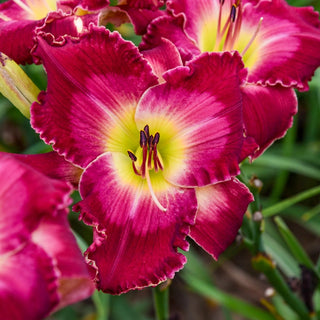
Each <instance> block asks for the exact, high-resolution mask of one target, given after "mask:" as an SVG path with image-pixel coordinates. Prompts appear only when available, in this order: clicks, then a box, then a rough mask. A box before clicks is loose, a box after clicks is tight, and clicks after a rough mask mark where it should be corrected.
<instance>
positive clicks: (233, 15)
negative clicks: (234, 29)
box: [230, 4, 237, 22]
mask: <svg viewBox="0 0 320 320" xmlns="http://www.w3.org/2000/svg"><path fill="white" fill-rule="evenodd" d="M236 16H237V5H236V4H233V5H232V7H231V12H230V19H231V21H232V22H235V21H236Z"/></svg>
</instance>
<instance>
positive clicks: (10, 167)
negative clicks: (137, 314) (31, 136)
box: [0, 153, 94, 320]
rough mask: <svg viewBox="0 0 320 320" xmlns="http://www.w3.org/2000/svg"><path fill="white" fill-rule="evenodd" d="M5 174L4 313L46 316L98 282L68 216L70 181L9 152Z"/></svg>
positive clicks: (1, 194)
mask: <svg viewBox="0 0 320 320" xmlns="http://www.w3.org/2000/svg"><path fill="white" fill-rule="evenodd" d="M0 174H1V182H0V230H1V232H0V266H1V268H0V312H1V318H2V319H10V320H20V319H21V320H22V319H30V320H38V319H39V320H41V319H43V318H44V317H45V316H47V315H48V314H49V313H51V312H53V311H55V310H57V309H59V308H61V307H63V306H65V305H67V304H72V303H74V302H76V301H79V300H82V299H85V298H87V297H89V296H90V295H91V294H92V292H93V290H94V285H93V283H92V281H91V280H90V277H89V273H88V269H87V266H86V264H85V262H84V259H83V257H82V255H81V252H80V250H79V248H78V246H77V243H76V240H75V238H74V236H73V234H72V232H71V230H70V227H69V225H68V221H67V212H68V211H67V206H68V205H69V204H70V202H71V200H70V198H69V193H70V191H71V188H70V185H68V184H67V183H65V182H63V181H59V180H54V179H50V178H48V177H47V176H45V175H43V174H42V173H40V172H38V171H36V170H34V169H33V168H32V167H31V166H29V165H26V164H25V163H23V162H20V161H19V160H17V158H15V157H13V156H12V155H10V154H6V153H0ZM32 301H33V302H36V303H31V302H32Z"/></svg>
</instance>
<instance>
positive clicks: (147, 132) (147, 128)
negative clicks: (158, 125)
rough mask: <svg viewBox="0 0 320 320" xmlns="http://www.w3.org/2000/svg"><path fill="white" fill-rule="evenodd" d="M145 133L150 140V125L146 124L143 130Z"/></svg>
mask: <svg viewBox="0 0 320 320" xmlns="http://www.w3.org/2000/svg"><path fill="white" fill-rule="evenodd" d="M143 131H144V132H145V134H146V137H147V139H149V136H150V133H149V125H147V124H146V125H145V126H144V128H143Z"/></svg>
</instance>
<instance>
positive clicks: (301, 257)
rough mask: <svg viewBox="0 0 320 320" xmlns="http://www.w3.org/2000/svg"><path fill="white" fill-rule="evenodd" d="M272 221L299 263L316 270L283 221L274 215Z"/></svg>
mask: <svg viewBox="0 0 320 320" xmlns="http://www.w3.org/2000/svg"><path fill="white" fill-rule="evenodd" d="M274 221H275V223H276V224H277V226H278V229H279V231H280V233H281V235H282V237H283V239H284V241H285V242H286V244H287V246H288V248H289V249H290V251H291V253H292V255H293V256H294V257H295V258H296V260H297V261H298V262H299V263H300V264H302V265H304V266H306V267H308V268H309V269H311V270H313V271H314V272H316V268H315V267H314V265H313V262H312V261H311V259H310V258H309V256H308V254H307V253H306V252H305V250H304V249H303V247H302V246H301V245H300V243H299V241H298V240H297V238H296V237H295V236H294V234H293V233H292V232H291V231H290V230H289V228H288V227H287V225H286V224H285V222H284V221H283V220H282V219H281V218H280V217H276V218H275V219H274Z"/></svg>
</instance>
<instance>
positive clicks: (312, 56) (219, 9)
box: [141, 0, 320, 157]
mask: <svg viewBox="0 0 320 320" xmlns="http://www.w3.org/2000/svg"><path fill="white" fill-rule="evenodd" d="M167 8H168V11H167V12H168V15H167V16H163V17H160V18H157V19H155V20H154V21H153V22H152V23H151V24H150V25H149V27H148V33H147V34H146V35H145V36H144V38H143V43H142V44H141V49H150V47H154V46H155V45H157V44H156V42H157V41H158V40H157V39H158V38H159V37H164V38H167V39H169V40H170V41H172V42H173V43H174V44H175V45H176V46H177V48H178V50H179V51H180V54H181V56H182V59H183V60H184V61H188V60H190V59H192V58H193V57H195V56H197V55H198V54H200V53H201V52H211V51H232V50H237V51H238V52H239V53H240V54H241V56H242V59H243V62H244V64H245V67H247V68H248V77H247V79H246V83H247V84H248V86H246V85H245V86H243V92H244V96H245V98H244V104H243V108H244V113H245V114H244V122H245V128H246V131H247V132H246V134H247V135H248V136H249V135H250V136H252V137H253V138H254V139H255V140H256V142H257V143H258V145H259V148H260V149H259V150H258V152H256V153H255V154H254V155H253V157H257V156H258V155H259V154H261V153H262V152H263V151H264V150H265V149H266V148H267V147H268V146H269V145H270V144H271V143H272V142H273V141H274V140H275V139H277V138H280V137H282V136H283V135H284V134H285V132H286V131H287V129H288V128H289V127H290V126H291V124H292V116H293V115H294V114H295V113H296V111H297V102H296V97H295V94H294V92H293V90H292V89H291V88H293V87H295V88H298V89H299V90H307V89H308V81H309V80H310V79H311V76H312V75H313V73H314V71H315V69H316V68H317V67H318V66H319V65H320V56H319V54H318V51H319V49H320V28H319V25H320V24H319V20H318V13H316V12H314V11H313V9H312V8H311V7H309V8H295V7H291V6H289V5H288V4H287V3H286V1H284V0H273V1H269V0H259V1H257V0H225V1H220V0H200V1H191V0H181V1H180V0H179V1H176V0H171V1H168V2H167ZM283 88H287V89H286V90H285V89H283ZM275 97H282V98H281V99H276V98H275ZM255 101H259V103H258V104H256V103H254V102H255ZM270 101H272V103H271V104H270ZM271 115H272V116H271ZM261 123H262V126H260V124H261Z"/></svg>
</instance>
